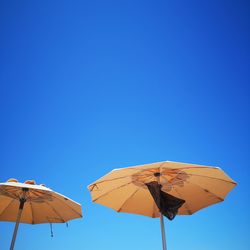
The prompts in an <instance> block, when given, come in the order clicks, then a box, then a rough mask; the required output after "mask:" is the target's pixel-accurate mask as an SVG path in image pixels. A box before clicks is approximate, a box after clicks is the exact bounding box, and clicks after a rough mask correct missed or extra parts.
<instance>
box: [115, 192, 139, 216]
mask: <svg viewBox="0 0 250 250" xmlns="http://www.w3.org/2000/svg"><path fill="white" fill-rule="evenodd" d="M139 190H140V187H138V188H137V189H136V190H135V191H134V192H133V193H132V195H131V196H130V197H128V198H127V199H126V200H125V201H124V202H123V204H122V205H121V207H120V208H119V209H118V210H117V212H120V211H121V209H122V207H123V206H124V205H125V204H126V202H128V200H129V199H131V198H132V197H133V196H134V195H135V194H136V193H137V192H138V191H139Z"/></svg>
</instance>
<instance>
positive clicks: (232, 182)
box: [187, 173, 236, 184]
mask: <svg viewBox="0 0 250 250" xmlns="http://www.w3.org/2000/svg"><path fill="white" fill-rule="evenodd" d="M187 175H190V176H198V177H204V178H209V179H214V180H218V181H224V182H228V183H231V184H236V183H235V182H234V181H227V180H223V179H220V178H215V177H211V176H206V175H199V174H189V173H187Z"/></svg>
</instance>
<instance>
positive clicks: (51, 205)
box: [45, 201, 65, 223]
mask: <svg viewBox="0 0 250 250" xmlns="http://www.w3.org/2000/svg"><path fill="white" fill-rule="evenodd" d="M45 203H46V204H47V205H48V206H49V207H51V208H52V210H53V211H54V212H55V214H57V216H59V217H60V219H61V220H62V222H65V220H64V219H63V217H62V216H61V215H60V214H59V213H58V212H57V211H56V209H55V208H54V207H53V206H52V205H51V204H49V202H47V201H45ZM47 219H48V220H49V217H47ZM49 222H50V221H49ZM50 223H53V222H50Z"/></svg>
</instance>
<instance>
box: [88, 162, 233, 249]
mask: <svg viewBox="0 0 250 250" xmlns="http://www.w3.org/2000/svg"><path fill="white" fill-rule="evenodd" d="M235 185H236V183H235V182H234V181H233V180H232V179H231V178H230V177H229V176H227V175H226V174H225V173H224V172H223V171H222V170H221V169H220V168H217V167H208V166H201V165H194V164H186V163H179V162H169V161H166V162H158V163H152V164H147V165H142V166H135V167H128V168H121V169H114V170H113V171H111V172H110V173H108V174H107V175H105V176H103V177H102V178H100V179H99V180H97V181H95V182H94V183H92V184H90V185H89V186H88V189H89V190H90V192H91V196H92V201H93V202H96V203H99V204H102V205H104V206H107V207H110V208H112V209H114V210H115V211H117V212H125V213H133V214H140V215H145V216H149V217H152V218H156V217H160V221H161V232H162V244H163V249H166V239H165V229H164V220H163V216H162V214H163V215H165V216H166V217H167V218H168V219H170V220H172V219H173V218H174V217H175V215H176V214H180V215H191V214H193V213H195V212H196V211H198V210H200V209H202V208H205V207H207V206H209V205H212V204H215V203H218V202H221V201H223V200H224V199H225V197H226V195H227V194H228V192H229V191H230V190H231V189H232V188H234V187H235Z"/></svg>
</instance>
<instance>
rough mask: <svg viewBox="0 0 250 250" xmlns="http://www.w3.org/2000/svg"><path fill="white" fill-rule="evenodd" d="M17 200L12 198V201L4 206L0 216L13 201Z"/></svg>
mask: <svg viewBox="0 0 250 250" xmlns="http://www.w3.org/2000/svg"><path fill="white" fill-rule="evenodd" d="M14 201H15V199H12V200H11V201H10V203H9V204H8V205H7V206H6V207H5V208H4V210H3V211H2V212H1V214H0V216H1V215H2V214H3V213H4V212H5V211H6V210H7V208H8V207H9V206H10V205H11V204H12V202H14Z"/></svg>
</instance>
